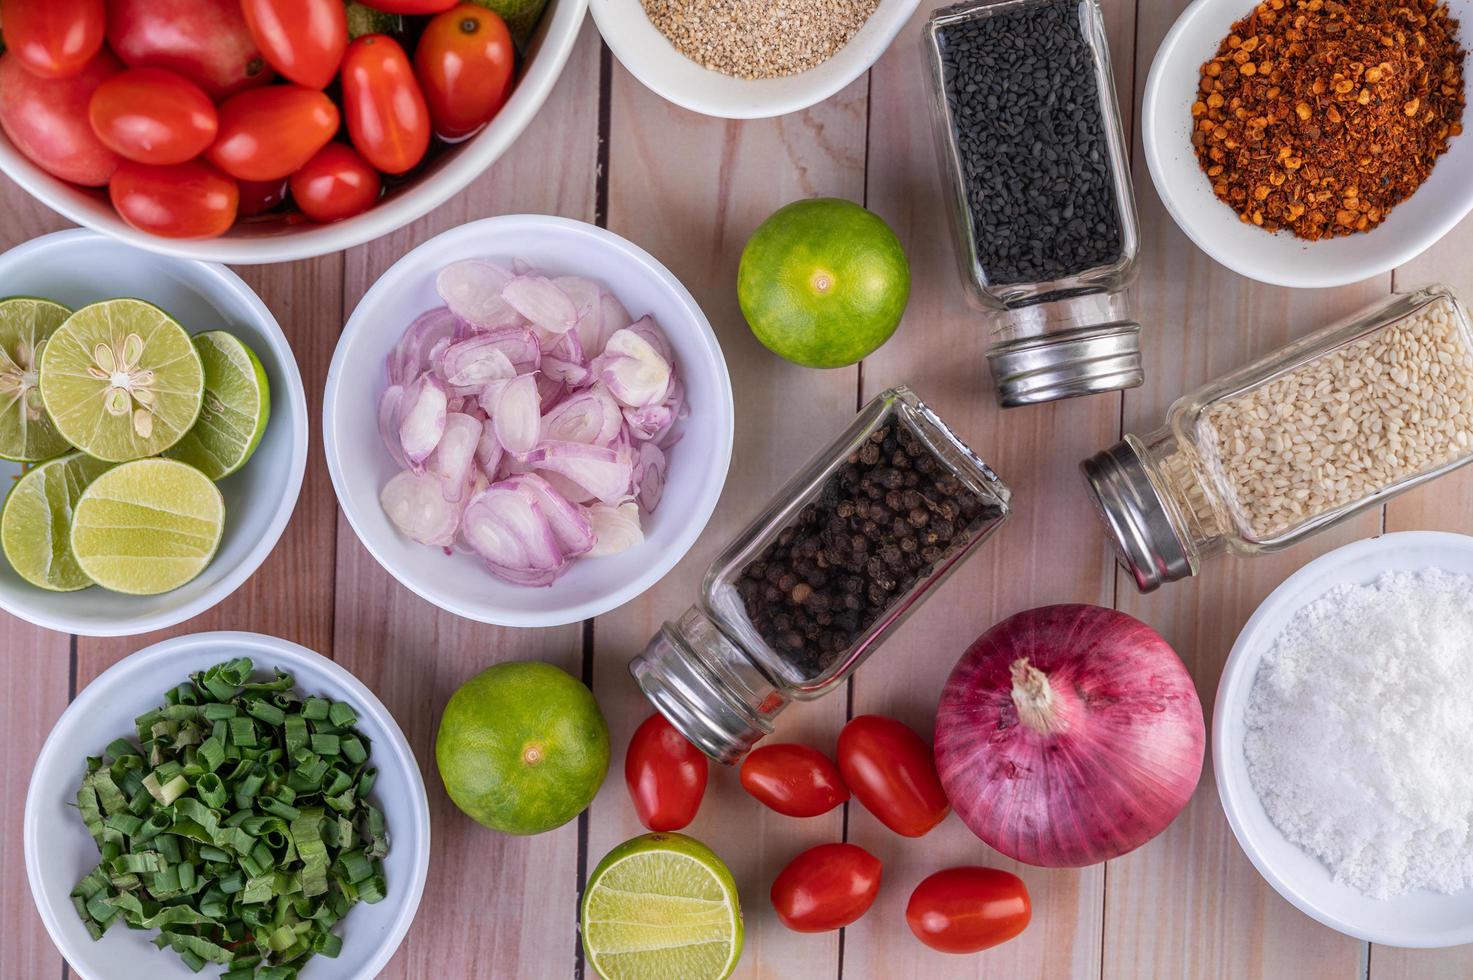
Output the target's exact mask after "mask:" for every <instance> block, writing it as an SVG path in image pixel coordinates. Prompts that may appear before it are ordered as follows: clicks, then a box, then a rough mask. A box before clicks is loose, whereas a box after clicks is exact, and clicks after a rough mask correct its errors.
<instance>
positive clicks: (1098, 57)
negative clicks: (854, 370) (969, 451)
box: [925, 0, 1143, 407]
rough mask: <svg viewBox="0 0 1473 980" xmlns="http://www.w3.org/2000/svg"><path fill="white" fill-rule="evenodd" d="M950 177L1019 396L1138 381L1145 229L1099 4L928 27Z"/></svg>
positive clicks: (991, 358) (1066, 393)
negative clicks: (1132, 300)
mask: <svg viewBox="0 0 1473 980" xmlns="http://www.w3.org/2000/svg"><path fill="white" fill-rule="evenodd" d="M925 40H926V47H927V51H928V54H929V57H930V62H931V68H932V86H933V95H934V99H933V107H934V109H935V120H934V121H935V131H936V137H937V148H938V154H937V155H938V157H939V159H940V161H941V167H942V181H943V183H944V184H945V186H946V187H947V188H948V192H949V195H950V197H951V204H952V207H951V216H952V222H951V224H952V232H953V240H954V242H955V245H956V254H957V261H958V263H959V265H960V269H961V274H962V279H963V281H964V283H965V284H966V287H967V297H968V300H969V301H970V302H971V303H972V304H973V305H974V306H976V307H977V308H978V309H979V310H982V311H983V312H985V313H987V314H988V317H989V320H990V321H993V322H990V323H989V324H988V328H989V329H990V330H991V332H992V335H993V338H994V343H993V346H992V347H991V349H989V350H988V352H987V359H988V362H989V364H990V365H991V368H992V375H993V378H994V380H995V381H996V383H997V388H998V397H999V399H1000V400H1001V402H1002V404H1003V405H1004V406H1005V407H1013V406H1017V405H1029V404H1034V403H1037V402H1047V401H1053V400H1054V399H1058V398H1068V397H1071V396H1074V395H1087V394H1092V393H1094V392H1100V391H1115V390H1118V389H1121V388H1132V387H1134V386H1136V385H1138V384H1140V383H1141V381H1142V379H1143V374H1142V369H1141V354H1140V324H1138V323H1136V322H1135V321H1134V320H1133V319H1131V318H1130V317H1129V316H1128V315H1127V314H1128V310H1127V309H1126V304H1125V296H1124V294H1125V290H1126V288H1127V287H1128V286H1129V285H1130V281H1131V279H1132V278H1133V277H1134V273H1135V258H1136V251H1137V248H1138V244H1139V239H1140V235H1139V232H1138V228H1137V222H1136V213H1135V198H1134V195H1133V193H1132V190H1131V182H1130V163H1129V157H1128V156H1127V153H1126V138H1125V130H1124V127H1123V126H1122V125H1121V122H1120V110H1119V108H1118V106H1117V105H1116V102H1115V87H1114V82H1113V80H1112V78H1111V75H1110V54H1109V49H1108V47H1107V44H1106V41H1105V29H1104V22H1103V20H1102V18H1101V16H1100V8H1099V4H1098V2H1097V0H991V2H981V3H977V2H971V3H962V4H957V5H955V6H951V7H946V8H943V9H941V10H938V11H937V12H936V13H935V14H933V15H932V17H931V19H930V21H929V22H928V23H927V25H926V32H925Z"/></svg>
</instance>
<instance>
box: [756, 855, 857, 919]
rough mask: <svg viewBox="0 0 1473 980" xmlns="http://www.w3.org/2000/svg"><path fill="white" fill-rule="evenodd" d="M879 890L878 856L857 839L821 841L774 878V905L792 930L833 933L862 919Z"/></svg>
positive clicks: (780, 917) (779, 916) (790, 862)
mask: <svg viewBox="0 0 1473 980" xmlns="http://www.w3.org/2000/svg"><path fill="white" fill-rule="evenodd" d="M879 893H880V859H879V858H877V857H875V856H874V855H873V854H871V853H870V852H869V851H866V850H865V849H864V848H862V847H860V846H858V845H857V844H820V845H818V846H817V847H810V848H809V849H808V850H806V851H804V852H803V853H802V854H799V855H798V856H797V857H795V858H793V860H791V861H789V862H788V866H787V867H786V868H783V869H782V871H781V872H779V873H778V876H777V880H776V881H774V882H773V883H772V907H773V908H774V909H776V910H777V917H778V918H779V919H781V920H782V924H783V925H785V926H787V927H788V928H789V929H792V930H793V931H794V932H829V931H830V930H833V929H842V928H843V927H844V926H847V925H849V924H850V923H852V922H855V921H857V920H858V919H859V917H860V916H862V915H864V913H866V912H868V911H869V907H870V906H871V905H873V904H875V896H876V895H878V894H879Z"/></svg>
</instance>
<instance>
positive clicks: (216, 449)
mask: <svg viewBox="0 0 1473 980" xmlns="http://www.w3.org/2000/svg"><path fill="white" fill-rule="evenodd" d="M194 349H195V350H196V351H198V352H199V359H200V362H201V363H202V364H203V365H204V368H205V395H204V403H203V404H202V405H201V407H200V410H199V418H198V419H196V420H195V423H194V427H193V428H192V429H190V430H189V431H188V432H186V433H185V434H184V438H183V439H180V440H179V441H178V442H177V443H175V444H174V446H173V448H171V449H170V450H169V451H168V452H167V453H165V454H164V455H166V456H171V457H173V458H174V459H177V460H179V461H181V462H184V463H188V464H189V465H190V466H193V467H195V468H196V469H198V470H199V471H200V472H201V473H203V474H204V475H205V476H207V477H209V478H210V479H212V480H220V479H224V478H225V477H227V476H229V475H230V474H232V473H234V472H235V471H236V470H238V469H240V468H241V467H242V466H244V465H245V464H246V461H247V460H249V459H250V458H251V453H254V452H255V451H256V446H258V445H259V444H260V442H261V435H262V434H263V433H264V432H265V431H266V420H267V419H268V418H270V416H271V385H270V383H269V382H267V380H266V369H265V368H264V367H262V366H261V361H260V360H259V359H258V358H257V357H256V353H255V351H253V350H251V349H250V348H249V347H247V346H246V345H245V344H243V343H241V342H240V341H239V340H237V339H236V338H235V337H234V336H233V335H231V334H228V333H226V332H225V331H224V330H211V331H210V332H209V333H201V334H195V337H194Z"/></svg>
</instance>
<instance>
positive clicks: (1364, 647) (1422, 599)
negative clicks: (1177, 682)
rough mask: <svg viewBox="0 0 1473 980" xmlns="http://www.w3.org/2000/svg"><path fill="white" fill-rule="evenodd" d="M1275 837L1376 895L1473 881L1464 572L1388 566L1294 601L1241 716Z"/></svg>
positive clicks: (1470, 583) (1469, 596) (1468, 589)
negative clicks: (1307, 600) (1368, 581)
mask: <svg viewBox="0 0 1473 980" xmlns="http://www.w3.org/2000/svg"><path fill="white" fill-rule="evenodd" d="M1245 717H1246V721H1247V725H1248V734H1247V739H1246V741H1245V742H1244V747H1243V748H1244V754H1245V755H1246V757H1247V762H1248V773H1249V776H1250V777H1251V779H1252V781H1253V786H1254V788H1255V789H1256V790H1257V791H1258V795H1259V797H1260V798H1262V800H1263V805H1264V808H1265V809H1266V810H1267V811H1268V815H1269V816H1270V817H1271V818H1272V819H1273V822H1274V823H1275V824H1277V825H1278V827H1279V829H1280V830H1281V831H1283V832H1284V835H1285V836H1286V837H1288V838H1289V840H1291V841H1293V842H1294V843H1295V844H1297V845H1298V846H1299V847H1301V848H1303V849H1304V850H1306V851H1308V852H1309V853H1311V854H1313V855H1315V856H1317V857H1318V858H1319V859H1320V860H1322V861H1324V863H1325V864H1326V866H1328V867H1329V869H1330V871H1331V872H1332V873H1333V874H1334V875H1335V878H1336V879H1337V880H1339V881H1341V882H1345V883H1347V884H1350V885H1352V886H1354V887H1356V888H1358V889H1359V890H1361V891H1362V892H1365V893H1366V894H1368V895H1371V896H1372V897H1375V898H1387V897H1390V896H1392V895H1397V894H1400V893H1402V892H1405V891H1408V890H1410V889H1413V888H1429V889H1432V890H1434V891H1440V892H1453V891H1457V890H1459V889H1461V888H1464V887H1466V886H1467V885H1469V884H1473V578H1469V577H1468V576H1465V575H1454V574H1451V573H1448V572H1443V571H1430V572H1425V573H1419V574H1412V573H1405V572H1390V573H1387V574H1386V575H1383V576H1382V577H1381V578H1380V579H1379V580H1378V581H1377V582H1376V583H1375V584H1373V585H1357V586H1342V587H1340V588H1337V589H1335V590H1333V591H1331V592H1329V593H1327V594H1326V595H1325V596H1323V597H1321V598H1320V599H1317V600H1316V601H1315V602H1313V603H1311V604H1310V605H1308V606H1307V607H1305V608H1304V609H1302V610H1300V611H1299V612H1298V613H1297V614H1296V615H1295V616H1294V618H1293V620H1292V621H1291V622H1290V623H1289V625H1288V627H1286V628H1285V630H1284V632H1283V633H1282V634H1281V635H1280V636H1279V638H1278V640H1277V642H1276V643H1275V644H1274V647H1273V649H1272V650H1270V651H1269V652H1268V653H1267V654H1266V655H1265V656H1264V658H1263V663H1262V665H1261V666H1260V667H1259V669H1258V676H1257V678H1256V679H1255V680H1254V682H1253V694H1252V697H1251V698H1250V699H1249V704H1248V710H1247V713H1246V716H1245Z"/></svg>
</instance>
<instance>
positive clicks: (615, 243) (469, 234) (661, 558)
mask: <svg viewBox="0 0 1473 980" xmlns="http://www.w3.org/2000/svg"><path fill="white" fill-rule="evenodd" d="M546 228H557V229H559V230H561V231H565V232H571V233H574V234H581V235H584V236H586V237H588V238H591V239H594V240H595V241H597V242H599V244H600V245H601V246H602V247H606V248H609V249H611V250H614V251H619V252H623V253H624V254H625V255H626V256H628V257H630V258H632V259H634V260H635V261H636V262H638V263H640V264H642V265H644V266H646V267H647V268H648V269H649V270H650V272H651V273H652V274H653V275H654V276H655V278H656V279H658V280H659V281H660V283H661V284H663V285H664V286H665V288H666V289H668V290H670V292H671V293H672V294H673V295H674V297H675V299H676V301H677V302H678V303H679V304H680V305H681V306H682V307H684V310H685V313H686V315H687V317H688V318H689V319H690V321H691V322H692V323H693V324H694V325H695V326H696V327H697V333H698V334H699V336H700V338H701V341H702V343H703V344H704V345H705V346H706V349H707V352H708V353H710V354H711V355H713V357H714V359H715V361H716V364H717V365H718V367H719V368H720V371H719V375H720V386H719V389H718V391H717V392H716V394H717V396H718V398H719V400H720V404H721V411H722V414H723V415H724V416H725V419H726V424H725V425H723V426H722V428H721V444H720V445H719V446H717V447H716V450H715V454H714V456H713V457H712V459H711V464H712V465H714V466H718V467H719V469H720V472H721V479H719V480H715V481H712V482H711V483H710V484H708V485H707V489H706V490H705V492H704V493H703V494H702V495H701V497H700V499H699V500H698V502H697V508H696V514H697V516H698V519H697V520H692V521H690V522H689V523H688V524H687V525H686V526H685V527H683V528H682V529H681V530H680V533H679V534H678V535H677V536H676V538H675V541H674V542H673V544H672V545H671V546H670V547H669V548H667V549H665V551H663V552H661V553H660V554H659V555H657V556H656V557H655V558H654V560H652V561H651V562H650V563H649V565H648V566H646V571H645V574H643V575H641V576H639V577H638V578H635V579H632V580H630V581H629V582H628V583H626V584H624V585H623V586H621V587H620V588H617V589H614V590H613V591H611V592H609V593H607V594H605V595H604V596H602V597H600V598H597V599H589V600H587V601H585V602H581V603H577V604H574V605H570V606H568V607H566V608H564V609H561V610H559V611H557V612H555V613H519V612H518V611H517V610H515V609H505V610H497V611H496V612H494V613H488V612H486V611H485V610H482V609H477V608H474V607H470V606H465V605H462V604H460V603H457V602H453V601H450V600H447V599H445V598H444V597H443V596H438V595H432V594H430V592H429V590H425V589H421V588H419V587H418V586H417V585H415V584H414V583H413V582H411V581H409V580H408V578H406V577H405V576H403V575H401V574H400V573H399V571H398V570H397V569H396V568H395V567H394V566H393V564H392V563H391V562H390V561H388V560H387V559H386V558H385V557H384V555H382V554H381V553H380V552H379V551H378V549H377V548H375V547H374V545H373V542H372V541H371V540H370V538H369V535H368V534H366V533H365V532H364V530H363V529H362V528H361V527H359V525H358V520H357V517H356V515H355V514H354V512H353V508H352V507H350V506H349V505H348V503H347V502H346V501H347V499H348V497H347V493H346V492H345V487H346V485H347V475H346V473H345V471H344V468H343V462H342V460H341V459H340V458H339V455H338V444H337V427H336V425H335V424H334V421H335V415H336V411H337V407H338V403H339V401H340V400H341V397H340V395H339V391H338V388H339V385H340V382H341V379H342V374H343V362H344V361H345V360H346V359H347V357H348V348H349V347H350V346H351V345H352V344H354V343H355V342H357V340H358V336H359V334H360V333H361V330H360V329H359V322H360V321H361V319H363V318H364V317H365V316H366V315H367V314H365V313H364V311H365V310H367V309H370V308H371V307H372V306H373V305H374V304H375V303H376V302H377V301H378V299H379V297H380V296H383V295H385V294H387V293H389V292H391V291H392V290H395V289H399V288H400V287H401V286H402V285H403V282H402V280H404V279H406V278H407V277H408V276H409V274H410V266H411V265H412V262H411V260H412V259H413V258H414V257H415V256H417V255H418V254H419V253H421V252H425V251H430V250H432V249H437V248H441V247H443V246H444V245H445V244H446V242H447V241H458V240H460V239H472V240H474V241H475V242H476V243H477V250H476V252H475V253H474V254H488V253H490V252H493V251H495V250H496V249H497V247H498V246H497V245H496V244H495V239H496V236H504V235H506V234H508V233H510V234H513V235H514V234H517V233H523V234H528V233H530V234H536V233H538V232H539V231H540V230H542V229H546ZM735 416H736V409H735V397H734V395H733V393H732V387H731V372H730V371H729V370H727V367H726V357H725V355H724V354H723V353H722V350H721V342H720V341H719V340H718V339H717V338H716V331H715V330H713V329H712V328H711V322H710V320H708V319H707V318H706V314H705V313H704V312H703V311H702V310H701V307H700V304H698V303H697V302H696V299H695V297H694V296H692V295H691V293H690V290H688V289H686V288H685V284H684V283H682V282H681V281H680V280H679V279H677V278H676V277H675V274H674V273H672V272H671V271H670V270H669V269H667V268H665V266H664V264H663V263H661V262H660V260H659V259H656V258H655V257H654V256H653V255H651V254H650V253H648V252H646V251H645V250H644V249H642V248H640V247H639V246H638V245H636V244H634V243H633V242H631V241H629V240H628V239H627V238H624V237H622V236H620V235H616V234H614V233H613V232H611V231H609V230H608V229H606V228H600V227H598V226H597V225H592V224H589V223H588V222H586V221H578V220H576V219H574V218H562V217H557V216H555V215H548V214H503V215H497V216H495V217H491V218H481V219H479V220H476V221H470V222H467V223H465V224H463V225H459V226H457V227H455V228H451V229H450V230H448V231H445V232H441V233H440V234H438V235H436V236H435V237H434V238H431V239H430V240H429V241H426V242H424V243H423V244H421V245H420V246H418V247H417V248H415V249H413V250H412V251H410V252H408V253H407V254H405V255H404V256H402V257H401V258H400V259H399V260H398V261H397V262H395V263H394V264H393V265H391V266H389V268H388V269H387V270H386V271H385V272H384V274H383V275H382V276H380V277H379V278H378V281H376V282H375V283H374V284H373V285H372V286H371V287H369V289H368V291H367V292H366V293H364V294H363V298H362V299H360V300H359V301H358V305H357V307H355V308H354V310H353V314H352V316H350V317H349V318H348V322H347V324H346V325H344V327H343V332H342V336H340V337H339V338H338V345H337V348H336V349H335V350H334V351H333V355H332V363H331V364H329V365H328V368H327V386H326V388H325V390H324V392H323V396H322V445H323V454H324V455H325V456H326V457H327V472H328V475H329V476H330V477H331V478H332V489H333V493H334V494H335V495H336V496H337V501H338V507H339V509H340V510H341V511H342V512H343V516H344V517H346V518H347V519H348V525H349V526H350V527H352V529H353V533H354V535H356V536H357V538H358V540H359V542H360V543H361V544H362V545H363V547H364V548H366V549H367V550H368V553H369V554H371V555H372V556H373V558H374V561H377V562H378V563H379V565H380V566H382V567H383V569H384V570H385V571H387V572H388V573H389V574H390V575H392V576H393V577H394V579H395V580H396V581H397V582H398V583H399V584H400V585H402V586H404V587H405V588H406V589H408V590H409V591H411V592H413V593H414V594H415V595H417V596H419V597H420V598H421V599H424V600H425V601H426V602H428V603H430V604H432V605H434V606H437V607H439V608H440V609H443V610H445V611H446V612H449V613H453V614H455V615H456V616H460V617H462V618H464V619H469V620H474V621H475V622H478V623H488V624H490V625H493V626H513V627H521V628H543V627H550V626H566V625H568V624H569V623H578V622H582V621H584V620H588V619H593V618H595V617H597V616H602V615H603V614H604V613H606V612H609V611H610V610H613V609H617V608H619V607H620V606H622V605H624V604H625V603H626V602H629V601H631V600H633V599H634V598H636V597H637V596H639V595H641V594H643V593H644V592H645V591H646V590H648V589H650V588H652V587H653V586H654V585H655V584H656V583H658V582H659V581H660V580H661V579H663V578H664V577H665V576H666V575H667V574H668V573H669V572H670V569H672V568H674V567H675V565H676V564H677V563H678V562H679V561H680V559H682V558H684V557H685V555H686V553H687V552H689V551H690V549H691V547H692V546H694V545H695V543H696V539H698V538H699V537H700V536H701V532H702V531H704V530H705V528H706V525H707V524H709V523H710V521H711V514H712V513H714V512H715V510H716V504H717V502H718V501H719V500H720V499H721V492H722V490H723V489H724V488H725V486H726V477H727V474H728V472H729V471H730V469H731V454H732V445H733V443H734V440H735V429H736V418H735ZM552 588H557V585H556V584H554V585H553V586H552Z"/></svg>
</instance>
